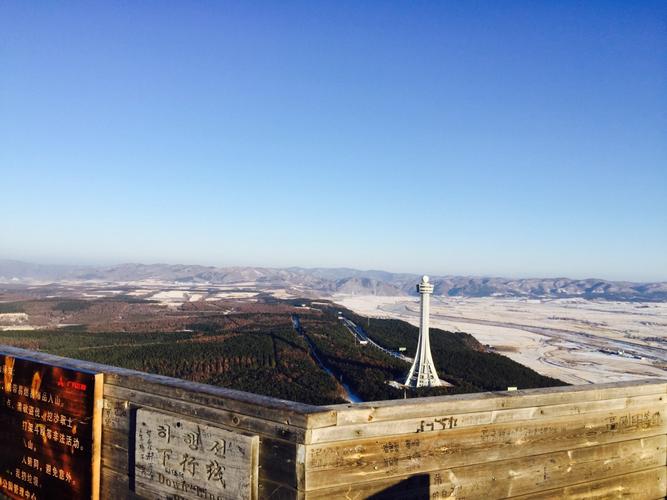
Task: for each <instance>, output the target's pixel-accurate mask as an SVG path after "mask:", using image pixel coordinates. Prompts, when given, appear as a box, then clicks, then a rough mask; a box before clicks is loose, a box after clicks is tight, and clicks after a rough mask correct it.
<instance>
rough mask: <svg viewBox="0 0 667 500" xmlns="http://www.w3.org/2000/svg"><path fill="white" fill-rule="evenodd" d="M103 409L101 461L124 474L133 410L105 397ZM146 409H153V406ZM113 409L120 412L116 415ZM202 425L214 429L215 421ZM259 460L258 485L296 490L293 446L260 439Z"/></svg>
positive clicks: (285, 442)
mask: <svg viewBox="0 0 667 500" xmlns="http://www.w3.org/2000/svg"><path fill="white" fill-rule="evenodd" d="M105 406H106V408H105V410H104V412H105V415H108V414H111V415H112V416H111V417H106V418H103V422H104V423H105V426H104V430H103V436H102V460H103V463H104V464H106V466H108V467H111V468H113V469H115V470H117V471H125V470H126V469H127V468H128V467H129V452H128V449H129V447H130V442H131V441H130V434H131V430H130V415H131V413H132V412H133V411H136V407H134V406H133V405H129V408H128V409H127V411H126V409H125V404H124V401H123V400H119V399H116V398H111V397H109V396H107V397H106V398H105ZM150 407H153V408H154V407H155V405H153V406H149V408H150ZM117 408H120V410H119V411H116V409H117ZM206 421H207V422H209V423H210V424H212V425H218V424H217V423H216V420H206ZM230 430H232V429H230ZM259 456H260V463H259V480H260V482H262V481H267V480H270V481H273V482H275V483H283V484H285V485H287V486H290V487H294V488H296V487H297V486H298V484H299V482H298V478H297V468H296V466H295V462H296V444H295V443H293V442H287V441H283V440H281V439H274V438H269V437H265V436H260V455H259ZM301 477H303V476H301Z"/></svg>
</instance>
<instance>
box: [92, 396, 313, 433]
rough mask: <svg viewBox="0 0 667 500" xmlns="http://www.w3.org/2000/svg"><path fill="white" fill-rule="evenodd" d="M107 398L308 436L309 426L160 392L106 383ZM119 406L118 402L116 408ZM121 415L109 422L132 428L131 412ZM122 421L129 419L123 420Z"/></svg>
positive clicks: (232, 425) (235, 425)
mask: <svg viewBox="0 0 667 500" xmlns="http://www.w3.org/2000/svg"><path fill="white" fill-rule="evenodd" d="M104 394H105V399H109V404H114V403H115V402H114V401H113V400H112V398H113V399H115V400H120V401H122V402H123V403H122V404H123V405H124V404H125V402H127V403H128V405H129V407H130V408H139V407H150V408H156V409H162V410H167V411H170V412H172V413H178V414H179V415H185V416H188V415H189V416H192V417H198V418H203V419H205V420H208V421H210V422H213V423H215V424H216V425H222V426H225V427H227V428H228V429H229V430H238V429H242V430H245V431H248V432H253V433H256V434H261V435H265V436H271V437H274V438H278V439H282V440H284V441H291V442H298V441H303V439H304V437H305V432H306V431H305V429H303V428H302V427H297V426H293V425H289V424H285V423H279V422H275V421H267V420H264V419H261V418H258V417H253V416H248V415H244V414H242V413H236V412H232V411H229V410H226V409H219V408H216V407H215V406H205V405H203V404H199V403H194V402H191V401H184V400H181V399H178V398H176V397H165V396H164V395H156V394H153V393H149V392H144V391H140V390H137V389H127V388H124V387H119V386H114V385H109V384H105V386H104ZM115 406H116V405H115V404H114V407H115ZM130 413H131V412H128V414H127V415H123V416H121V417H119V418H118V419H117V420H118V421H116V422H114V423H112V424H111V422H110V421H111V418H108V421H109V424H111V425H113V426H115V427H118V426H121V425H128V428H129V414H130ZM121 421H124V422H127V424H125V423H121Z"/></svg>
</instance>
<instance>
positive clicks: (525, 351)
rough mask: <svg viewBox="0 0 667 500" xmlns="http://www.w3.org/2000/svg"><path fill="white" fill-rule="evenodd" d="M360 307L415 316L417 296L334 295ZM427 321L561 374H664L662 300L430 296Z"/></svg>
mask: <svg viewBox="0 0 667 500" xmlns="http://www.w3.org/2000/svg"><path fill="white" fill-rule="evenodd" d="M334 301H335V302H338V303H340V304H342V305H344V306H346V307H348V308H350V309H352V310H354V311H356V312H358V313H360V314H364V315H368V316H375V317H391V318H399V319H403V320H406V321H409V322H410V323H412V324H415V325H418V324H419V299H418V298H407V297H378V296H358V295H357V296H349V295H338V296H335V297H334ZM431 325H432V326H433V327H434V328H442V329H444V330H450V331H457V330H459V331H464V332H467V333H470V334H472V335H474V336H475V338H477V340H479V341H480V342H481V343H483V344H488V345H490V346H492V347H494V348H495V349H497V350H498V351H499V352H501V353H502V354H504V355H506V356H508V357H510V358H512V359H514V360H515V361H518V362H519V363H522V364H524V365H526V366H529V367H531V368H533V369H534V370H536V371H538V372H540V373H542V374H544V375H549V376H552V377H556V378H559V379H561V380H563V381H565V382H569V383H573V384H581V383H588V382H614V381H619V380H629V379H636V378H641V377H667V303H639V302H611V301H602V300H601V301H589V300H585V299H555V300H543V301H540V300H525V299H505V298H458V297H457V298H452V297H433V298H432V301H431Z"/></svg>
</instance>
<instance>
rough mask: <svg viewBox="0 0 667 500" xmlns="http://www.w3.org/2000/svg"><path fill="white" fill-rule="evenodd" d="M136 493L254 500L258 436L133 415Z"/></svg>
mask: <svg viewBox="0 0 667 500" xmlns="http://www.w3.org/2000/svg"><path fill="white" fill-rule="evenodd" d="M135 443H136V445H135V450H134V471H135V485H136V491H137V493H139V494H141V493H142V491H149V492H156V493H159V498H164V499H165V500H166V499H168V498H171V497H173V496H175V495H176V496H184V497H186V498H187V497H190V496H193V497H194V496H197V497H203V498H219V499H228V500H255V499H257V479H258V471H257V468H258V452H259V436H257V435H254V436H250V435H246V434H242V433H240V432H238V431H236V432H235V431H228V430H225V429H222V428H219V427H214V426H211V425H208V424H206V423H204V422H203V421H201V420H196V419H187V418H184V417H182V416H180V415H171V414H168V413H164V412H159V411H155V410H151V409H146V408H141V409H139V410H137V424H136V432H135Z"/></svg>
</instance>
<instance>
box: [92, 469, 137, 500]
mask: <svg viewBox="0 0 667 500" xmlns="http://www.w3.org/2000/svg"><path fill="white" fill-rule="evenodd" d="M101 476H102V478H101V479H102V483H101V485H100V491H101V496H100V498H102V499H104V500H107V499H109V500H111V499H113V500H115V499H124V500H137V499H139V498H141V497H139V496H138V495H137V494H136V493H134V492H133V491H132V490H131V489H130V483H129V479H128V477H127V475H126V474H122V473H120V472H118V471H115V470H112V469H109V468H107V467H104V466H103V467H102V471H101Z"/></svg>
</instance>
